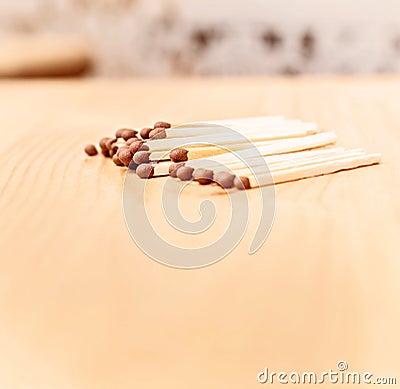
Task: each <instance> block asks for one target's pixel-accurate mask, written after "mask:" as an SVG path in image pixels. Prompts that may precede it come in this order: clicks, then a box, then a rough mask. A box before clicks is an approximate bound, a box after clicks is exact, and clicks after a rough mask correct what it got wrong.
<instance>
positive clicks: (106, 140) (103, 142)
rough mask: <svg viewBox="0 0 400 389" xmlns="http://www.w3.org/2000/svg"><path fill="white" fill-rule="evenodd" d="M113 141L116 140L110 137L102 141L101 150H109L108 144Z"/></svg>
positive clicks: (100, 142)
mask: <svg viewBox="0 0 400 389" xmlns="http://www.w3.org/2000/svg"><path fill="white" fill-rule="evenodd" d="M111 139H114V138H110V137H109V136H107V137H105V138H101V139H100V141H99V146H100V148H101V150H108V148H107V142H108V141H110V140H111Z"/></svg>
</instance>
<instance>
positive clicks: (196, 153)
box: [147, 132, 336, 162]
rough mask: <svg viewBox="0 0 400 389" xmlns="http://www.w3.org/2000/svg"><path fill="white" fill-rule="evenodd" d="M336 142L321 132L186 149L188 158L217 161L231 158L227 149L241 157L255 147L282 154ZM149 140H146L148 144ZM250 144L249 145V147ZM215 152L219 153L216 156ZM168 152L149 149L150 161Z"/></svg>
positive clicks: (331, 135) (264, 152)
mask: <svg viewBox="0 0 400 389" xmlns="http://www.w3.org/2000/svg"><path fill="white" fill-rule="evenodd" d="M335 142H336V135H335V133H333V132H322V133H319V134H314V135H308V136H304V137H301V138H294V139H281V140H275V141H268V142H265V141H261V142H257V141H254V142H252V144H251V145H249V144H247V143H245V144H229V143H227V144H225V145H223V146H224V147H225V149H224V148H220V147H216V146H208V147H203V148H199V149H190V148H189V149H188V159H189V160H191V159H198V158H207V157H212V156H214V157H215V158H216V159H217V160H218V161H221V162H223V161H225V160H226V159H228V160H229V159H232V155H231V153H228V152H227V151H239V150H240V156H241V157H242V158H252V157H254V156H255V155H256V150H255V147H256V148H257V149H258V152H259V153H260V155H263V156H267V155H274V154H284V153H289V152H294V151H301V150H308V149H313V148H317V147H322V146H327V145H329V144H333V143H335ZM149 143H151V142H148V143H147V144H149ZM249 146H250V147H249ZM216 154H220V155H218V156H216ZM167 157H168V153H166V152H165V151H158V152H155V151H153V152H152V151H151V150H150V151H149V160H150V161H159V160H165V159H168V158H167Z"/></svg>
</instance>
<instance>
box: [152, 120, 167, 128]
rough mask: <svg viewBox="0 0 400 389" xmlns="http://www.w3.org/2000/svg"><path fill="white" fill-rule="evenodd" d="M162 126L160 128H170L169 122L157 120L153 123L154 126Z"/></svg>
mask: <svg viewBox="0 0 400 389" xmlns="http://www.w3.org/2000/svg"><path fill="white" fill-rule="evenodd" d="M157 127H162V128H171V123H168V122H163V121H159V122H156V123H154V128H157Z"/></svg>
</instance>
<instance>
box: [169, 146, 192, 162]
mask: <svg viewBox="0 0 400 389" xmlns="http://www.w3.org/2000/svg"><path fill="white" fill-rule="evenodd" d="M188 152H189V151H188V150H186V149H182V148H178V149H174V150H172V151H171V152H170V153H169V157H170V158H171V161H172V162H185V161H187V160H188Z"/></svg>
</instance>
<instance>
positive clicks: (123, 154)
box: [116, 147, 132, 167]
mask: <svg viewBox="0 0 400 389" xmlns="http://www.w3.org/2000/svg"><path fill="white" fill-rule="evenodd" d="M116 155H117V156H118V158H119V160H120V161H121V162H122V163H123V164H124V165H125V166H126V167H128V166H129V164H130V163H131V162H132V153H131V152H130V151H129V149H128V148H127V147H124V148H122V147H121V148H120V149H119V150H118V152H117V154H116Z"/></svg>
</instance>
